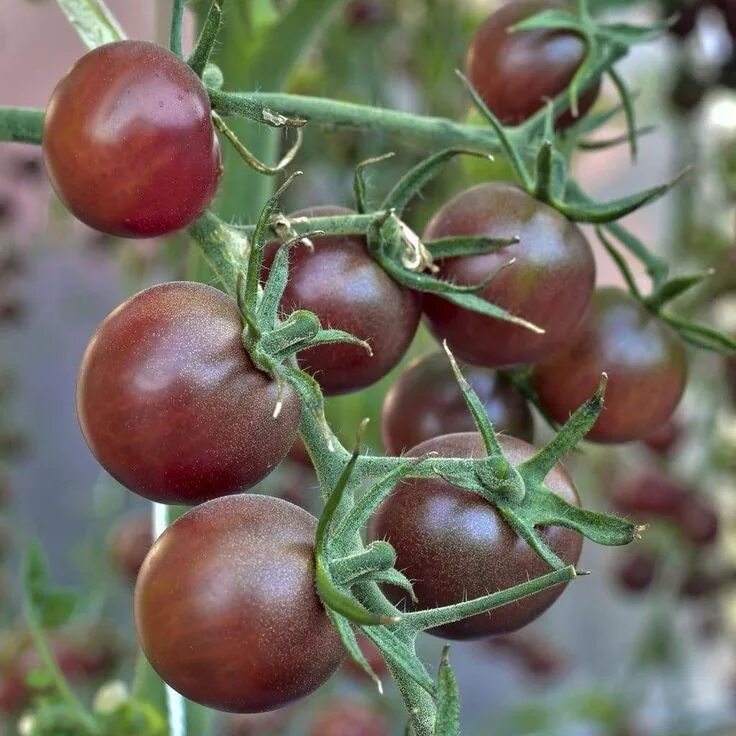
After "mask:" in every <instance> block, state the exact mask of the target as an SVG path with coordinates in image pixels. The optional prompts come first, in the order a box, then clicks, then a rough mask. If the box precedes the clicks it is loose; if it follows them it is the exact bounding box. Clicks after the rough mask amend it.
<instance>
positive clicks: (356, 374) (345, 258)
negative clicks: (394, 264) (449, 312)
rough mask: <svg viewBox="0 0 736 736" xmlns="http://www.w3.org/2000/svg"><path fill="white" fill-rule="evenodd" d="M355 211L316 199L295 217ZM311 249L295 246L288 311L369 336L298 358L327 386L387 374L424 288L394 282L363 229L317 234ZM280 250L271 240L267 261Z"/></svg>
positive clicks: (340, 387) (413, 322) (348, 387)
mask: <svg viewBox="0 0 736 736" xmlns="http://www.w3.org/2000/svg"><path fill="white" fill-rule="evenodd" d="M345 214H350V210H346V209H343V208H341V207H330V206H328V207H313V208H311V209H308V210H301V211H300V212H295V213H294V214H293V215H292V217H326V216H329V215H345ZM313 242H314V252H311V251H310V250H309V249H308V248H307V247H305V246H304V245H299V246H298V247H296V248H294V249H292V252H291V259H290V260H291V265H290V276H289V283H288V286H287V287H286V292H285V293H284V298H283V301H282V305H283V307H284V310H285V311H286V312H292V311H294V310H296V309H308V310H309V311H310V312H314V313H315V314H316V315H317V317H319V320H320V322H321V324H322V326H323V327H331V328H334V329H339V330H344V331H345V332H349V333H350V334H352V335H355V336H356V337H358V338H360V339H361V340H366V341H367V342H368V343H369V344H370V346H371V348H372V350H373V356H371V355H369V354H368V353H367V352H366V351H365V350H364V349H363V348H362V347H359V346H357V345H345V344H334V345H320V346H318V347H315V348H310V349H309V350H305V351H304V352H302V353H300V354H299V356H298V360H299V365H300V367H301V368H303V369H304V370H306V371H308V372H309V373H311V374H313V375H314V377H315V378H316V379H317V380H318V381H319V384H320V386H321V387H322V390H323V392H324V393H325V394H328V395H335V394H344V393H349V392H350V391H357V390H358V389H361V388H365V387H366V386H370V385H371V384H373V383H375V382H376V381H378V380H379V379H381V378H383V376H385V375H386V374H387V373H388V372H389V371H390V370H391V369H392V368H393V367H394V366H396V365H397V364H398V362H399V361H400V360H401V358H402V357H403V356H404V353H405V352H406V350H407V348H408V347H409V344H410V343H411V341H412V339H413V338H414V335H415V334H416V331H417V327H418V326H419V318H420V316H421V306H420V305H421V298H420V296H419V295H418V294H417V293H415V292H413V291H411V290H409V289H407V288H405V287H403V286H401V285H400V284H398V283H396V282H395V281H394V280H393V279H392V278H391V277H390V276H389V275H388V274H387V273H386V272H385V271H384V270H383V269H382V268H381V267H380V266H379V265H378V263H376V261H375V260H373V258H371V256H370V254H369V253H368V248H367V244H366V241H365V238H364V237H363V236H357V235H355V236H330V237H321V238H314V240H313ZM275 253H276V248H275V246H271V247H270V248H269V252H268V254H267V258H266V266H267V267H268V266H270V263H271V261H272V259H273V256H274V255H275Z"/></svg>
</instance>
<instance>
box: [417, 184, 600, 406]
mask: <svg viewBox="0 0 736 736" xmlns="http://www.w3.org/2000/svg"><path fill="white" fill-rule="evenodd" d="M463 235H480V236H487V237H490V238H509V237H513V236H518V237H519V238H520V239H521V240H520V242H519V243H518V244H517V245H512V246H510V247H509V248H506V249H504V250H501V251H497V252H496V253H490V254H484V255H475V256H470V257H463V258H449V259H447V260H444V261H442V262H440V263H439V264H438V265H439V266H440V274H439V275H440V276H441V277H442V278H443V279H445V280H447V281H452V282H455V283H458V284H465V285H473V284H480V283H482V282H484V281H485V280H486V279H488V278H489V277H490V276H492V275H493V274H494V273H497V272H498V276H497V277H496V278H494V279H493V281H492V282H491V283H490V284H488V285H487V286H486V287H485V288H484V289H483V291H482V292H481V293H480V296H482V297H483V298H484V299H486V300H487V301H489V302H492V303H493V304H497V305H498V306H500V307H503V308H504V309H506V310H507V311H509V312H510V313H511V314H513V315H515V316H517V317H523V318H524V319H526V320H528V321H530V322H532V323H534V324H535V325H537V326H538V327H541V328H542V329H544V330H546V332H545V334H543V335H539V334H535V333H533V332H531V331H530V330H528V329H526V328H525V327H520V326H517V325H513V324H511V323H509V322H505V321H502V320H498V319H493V318H491V317H486V316H483V315H480V314H477V313H475V312H470V311H468V310H466V309H462V308H461V307H458V306H455V305H454V304H451V303H450V302H448V301H446V300H444V299H441V298H439V297H437V296H426V297H425V299H424V310H425V313H426V315H427V318H428V319H429V326H430V328H431V330H432V332H433V333H434V334H435V336H436V337H437V338H438V339H440V340H444V339H447V341H448V343H449V345H450V347H451V348H452V350H453V352H454V353H455V356H456V357H457V358H459V359H461V360H464V361H467V362H468V363H473V364H475V365H482V366H486V367H488V368H498V367H502V366H511V365H516V364H520V363H533V362H536V361H538V360H540V359H541V358H544V357H545V356H546V355H548V354H549V353H551V352H552V351H554V350H556V349H557V348H558V347H560V346H561V345H562V344H563V343H564V342H565V341H566V340H567V339H569V336H570V334H571V333H572V332H573V330H574V329H575V328H576V327H577V325H578V323H579V322H580V320H581V318H582V317H583V315H584V314H585V311H586V309H587V307H588V304H589V303H590V299H591V296H592V293H593V287H594V284H595V261H594V259H593V253H592V251H591V249H590V245H589V244H588V241H587V240H586V239H585V236H584V235H583V233H582V232H581V230H580V228H578V227H577V225H575V224H573V223H572V222H570V221H569V220H567V219H566V218H565V217H563V216H562V215H561V214H559V213H558V212H557V211H556V210H554V209H552V208H551V207H548V206H547V205H545V204H542V203H541V202H538V201H537V200H535V199H534V198H532V197H530V196H529V195H528V194H526V193H525V192H523V191H522V190H521V189H519V188H518V187H515V186H513V185H511V184H506V183H499V182H493V183H489V184H481V185H479V186H476V187H473V188H471V189H467V190H466V191H464V192H462V193H460V194H459V195H457V196H456V197H455V198H454V199H451V200H450V201H449V202H448V203H447V204H445V205H444V207H442V208H441V209H440V210H439V212H437V213H436V214H435V216H434V217H433V218H432V220H431V222H430V223H429V225H428V226H427V229H426V231H425V233H424V237H425V239H427V240H431V239H433V238H443V237H453V236H455V237H457V236H463ZM512 258H515V259H516V260H515V262H514V263H513V265H511V266H506V264H508V262H509V261H510V260H511V259H512ZM504 266H506V267H505V268H504ZM502 268H503V270H501V269H502ZM591 393H592V391H591ZM588 398H589V397H588Z"/></svg>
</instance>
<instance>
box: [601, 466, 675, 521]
mask: <svg viewBox="0 0 736 736" xmlns="http://www.w3.org/2000/svg"><path fill="white" fill-rule="evenodd" d="M686 502H687V492H686V491H685V490H684V489H683V488H681V487H680V486H679V485H678V484H676V483H675V482H674V481H671V480H670V479H669V478H667V477H665V476H663V475H655V474H653V473H645V474H642V475H638V476H636V477H634V478H632V479H630V480H628V481H626V482H625V483H622V484H620V485H617V486H615V487H614V489H613V491H612V493H611V504H612V506H613V508H614V509H615V510H616V511H617V512H618V513H620V514H625V515H631V516H633V517H634V518H642V517H644V518H648V517H655V518H660V519H669V520H673V519H677V518H678V517H679V515H680V513H681V509H682V508H683V507H684V506H685V504H686Z"/></svg>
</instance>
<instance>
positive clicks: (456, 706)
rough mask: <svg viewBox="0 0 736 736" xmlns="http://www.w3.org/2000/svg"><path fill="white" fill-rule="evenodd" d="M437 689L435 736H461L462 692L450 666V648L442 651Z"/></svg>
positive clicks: (446, 647)
mask: <svg viewBox="0 0 736 736" xmlns="http://www.w3.org/2000/svg"><path fill="white" fill-rule="evenodd" d="M437 679H438V688H437V720H436V721H435V726H434V733H435V736H459V734H460V691H459V689H458V686H457V678H456V677H455V673H454V672H453V671H452V667H451V666H450V647H449V646H445V648H444V649H443V650H442V660H441V661H440V671H439V675H438V678H437Z"/></svg>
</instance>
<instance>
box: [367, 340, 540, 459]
mask: <svg viewBox="0 0 736 736" xmlns="http://www.w3.org/2000/svg"><path fill="white" fill-rule="evenodd" d="M463 373H464V375H465V378H466V379H467V381H468V383H470V385H471V386H472V387H473V389H474V390H475V392H476V393H477V394H478V396H479V398H480V400H481V401H482V402H483V405H484V406H485V409H486V412H487V414H488V418H489V419H490V420H491V422H492V423H493V426H494V427H495V429H496V430H497V431H499V432H505V433H506V432H507V433H508V434H511V435H513V436H514V437H518V438H519V439H522V440H526V441H527V442H530V441H531V440H532V435H533V431H534V425H533V420H532V415H531V411H530V410H529V407H528V405H527V402H526V399H525V398H524V396H522V394H521V393H520V392H519V391H518V390H517V389H516V388H514V387H513V386H512V385H511V384H510V383H509V382H508V381H507V380H505V379H504V378H503V377H502V376H500V375H499V374H497V373H494V372H493V371H490V370H488V369H485V368H475V367H472V366H469V367H467V368H465V369H464V371H463ZM473 430H475V424H474V422H473V418H472V416H471V415H470V413H469V412H468V407H467V405H466V403H465V399H464V398H463V394H462V391H461V390H460V387H459V386H458V384H457V381H456V380H455V377H454V376H453V374H452V369H451V368H450V365H449V364H448V362H447V358H446V356H444V355H443V354H441V353H430V354H429V355H426V356H424V357H423V358H418V359H416V360H415V361H414V362H412V363H411V364H410V365H408V366H407V367H406V369H405V370H404V371H402V373H401V374H400V375H399V376H398V378H397V379H396V381H395V383H394V384H393V386H392V387H391V388H390V389H389V391H388V393H387V394H386V398H385V400H384V402H383V409H382V411H381V433H382V436H383V444H384V447H385V448H386V451H387V452H390V453H392V454H394V455H398V454H400V453H402V452H404V451H405V450H409V449H411V448H412V447H414V446H416V445H418V444H420V443H422V442H424V441H425V440H429V439H431V438H433V437H439V436H440V435H443V434H455V433H457V432H472V431H473Z"/></svg>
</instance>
